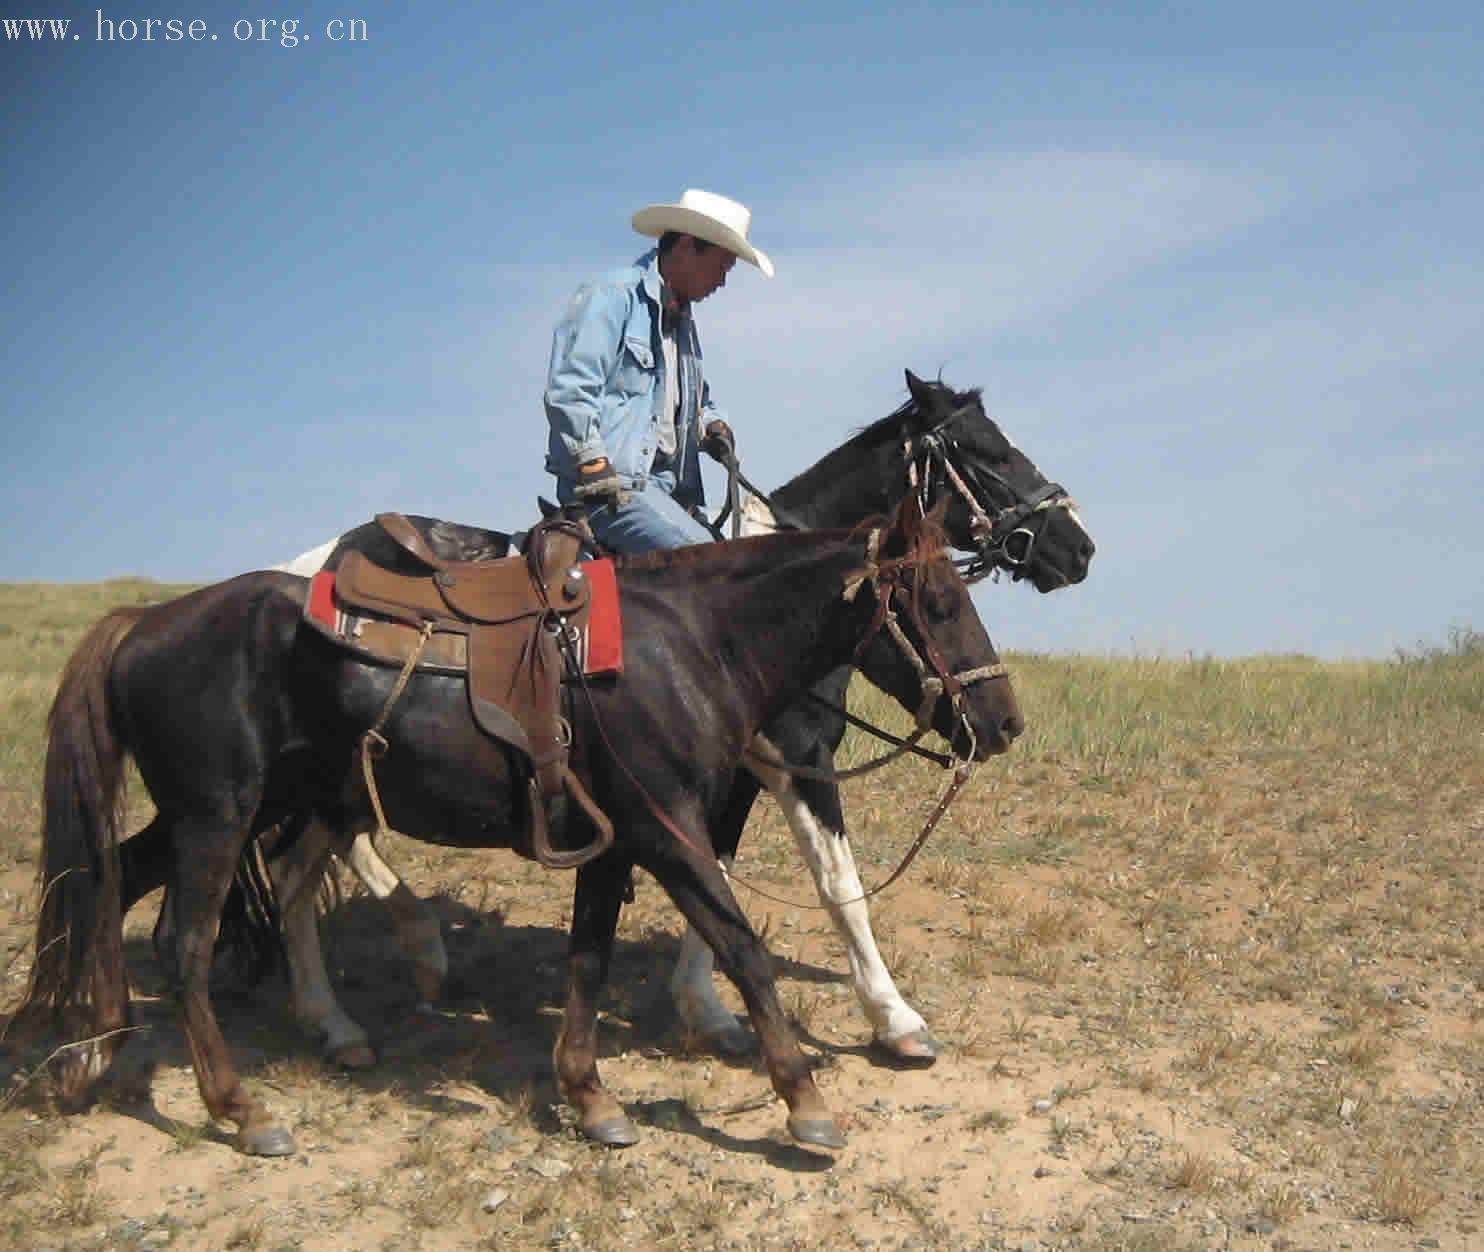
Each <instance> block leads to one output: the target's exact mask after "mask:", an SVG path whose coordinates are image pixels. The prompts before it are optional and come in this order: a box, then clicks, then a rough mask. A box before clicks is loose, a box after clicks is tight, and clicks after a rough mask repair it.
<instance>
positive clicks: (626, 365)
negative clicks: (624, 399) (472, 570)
mask: <svg viewBox="0 0 1484 1252" xmlns="http://www.w3.org/2000/svg"><path fill="white" fill-rule="evenodd" d="M656 372H657V371H656V367H655V361H654V351H653V350H652V349H651V348H650V346H649V345H648V344H647V343H645V342H644V341H643V340H642V339H630V338H627V337H626V338H625V339H624V341H623V348H622V350H621V351H620V352H619V354H618V365H617V366H616V367H615V369H614V372H613V381H614V383H615V385H616V386H617V387H618V389H619V390H620V391H621V392H623V393H624V395H626V396H647V395H650V394H651V393H652V392H653V391H654V384H655V374H656Z"/></svg>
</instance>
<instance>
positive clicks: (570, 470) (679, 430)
mask: <svg viewBox="0 0 1484 1252" xmlns="http://www.w3.org/2000/svg"><path fill="white" fill-rule="evenodd" d="M660 287H661V279H660V270H659V254H658V252H657V251H656V250H655V249H651V250H650V251H648V252H646V253H645V254H644V255H643V256H641V257H640V258H639V259H638V260H637V261H636V262H635V263H634V264H633V265H632V266H630V267H628V268H627V269H621V270H615V271H614V272H613V273H611V274H608V275H606V276H605V277H604V278H602V279H600V280H599V281H598V282H596V283H590V284H588V285H586V286H583V287H580V288H578V290H577V294H576V295H574V296H573V297H572V302H571V303H570V304H569V305H568V306H567V312H566V314H565V315H564V316H563V317H562V320H561V322H560V323H558V325H557V328H556V333H555V334H554V335H553V336H552V341H551V364H550V367H549V369H548V371H547V376H546V396H545V399H546V419H547V421H548V422H549V423H550V424H551V438H550V441H549V443H548V445H547V453H546V468H547V470H548V471H550V472H551V473H553V474H555V475H556V478H557V495H558V498H560V499H562V500H563V501H566V500H569V499H570V498H571V493H572V488H573V486H574V485H575V483H576V479H577V467H578V466H579V465H581V464H582V463H583V462H584V461H590V460H592V459H593V458H595V457H600V456H606V457H607V458H608V460H609V462H610V463H611V464H612V465H613V468H614V469H615V470H616V471H617V472H618V474H619V476H620V477H621V478H622V479H623V480H624V482H625V484H626V485H627V486H628V487H630V488H631V489H632V490H638V491H642V490H644V489H645V487H646V486H653V485H655V484H654V483H653V480H651V479H649V477H648V476H649V474H650V470H651V468H652V467H653V465H654V454H655V448H656V446H657V444H658V439H659V419H660V412H661V410H662V408H663V406H664V401H665V376H664V374H665V357H664V352H663V350H662V345H661V342H660ZM676 349H677V351H676V357H677V360H678V362H679V366H680V412H679V413H678V414H677V415H676V421H675V427H676V429H675V440H676V448H675V467H674V468H675V478H676V487H675V491H674V493H673V494H674V496H675V498H676V500H678V501H679V502H680V503H682V504H684V505H686V506H687V507H691V506H694V505H698V504H703V503H704V502H705V500H704V493H703V488H702V484H701V463H700V456H699V450H698V447H697V445H698V444H699V442H700V427H701V424H702V423H703V422H709V421H711V420H712V419H713V418H717V417H720V416H721V413H720V412H719V411H718V410H717V409H716V407H715V406H714V405H713V404H712V403H711V397H710V392H709V389H708V388H707V386H706V381H705V376H704V375H703V373H702V370H701V344H700V340H699V339H698V338H697V337H696V327H695V319H694V318H693V317H686V318H683V319H681V321H680V323H679V325H678V327H677V329H676ZM666 477H668V475H667V476H666Z"/></svg>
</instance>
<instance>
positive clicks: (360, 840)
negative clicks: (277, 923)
mask: <svg viewBox="0 0 1484 1252" xmlns="http://www.w3.org/2000/svg"><path fill="white" fill-rule="evenodd" d="M344 859H345V863H346V864H347V865H349V866H350V868H351V870H352V871H353V872H354V873H355V876H356V877H357V878H359V879H360V880H361V881H362V882H363V883H365V884H366V890H368V891H369V892H370V893H371V894H372V895H373V896H375V897H376V898H377V899H378V900H381V901H383V902H384V903H385V904H386V906H387V908H388V909H390V910H391V914H392V923H393V924H394V925H395V926H396V928H397V942H398V943H400V944H401V946H402V952H403V954H404V955H405V956H406V957H407V959H408V960H410V961H411V962H412V980H413V983H414V985H415V986H416V987H417V994H418V1006H417V1007H418V1009H419V1010H426V1009H430V1008H431V1007H432V1005H433V1001H435V1000H436V999H437V998H438V996H439V994H440V993H441V992H442V990H443V982H444V980H445V979H446V978H447V977H448V952H447V950H446V949H445V948H444V946H443V931H442V929H441V928H440V927H439V925H438V918H437V917H436V916H435V915H434V913H433V910H432V909H430V908H429V907H428V906H427V905H426V904H425V903H423V901H422V900H420V899H419V898H418V897H417V896H416V895H415V894H414V893H413V892H412V890H411V888H409V887H408V886H407V884H406V883H404V882H403V881H402V879H401V878H400V877H399V876H398V874H397V872H396V871H395V870H394V869H392V867H391V866H390V865H388V864H387V863H386V862H385V861H384V860H382V859H381V854H380V853H379V852H377V851H376V846H375V845H374V844H373V843H372V842H371V836H370V835H369V834H366V833H364V832H362V833H361V834H358V835H356V837H355V838H354V839H353V840H352V841H351V845H350V848H349V849H348V850H347V851H346V852H345V853H344Z"/></svg>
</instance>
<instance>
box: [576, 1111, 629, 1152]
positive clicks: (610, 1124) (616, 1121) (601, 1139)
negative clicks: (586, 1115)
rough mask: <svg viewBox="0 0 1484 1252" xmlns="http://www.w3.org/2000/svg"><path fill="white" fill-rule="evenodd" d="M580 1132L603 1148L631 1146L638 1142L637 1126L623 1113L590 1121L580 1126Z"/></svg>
mask: <svg viewBox="0 0 1484 1252" xmlns="http://www.w3.org/2000/svg"><path fill="white" fill-rule="evenodd" d="M582 1133H583V1134H584V1135H585V1136H586V1137H587V1138H589V1139H591V1140H592V1141H593V1142H594V1143H601V1144H602V1145H603V1146H604V1147H605V1148H631V1147H633V1146H634V1145H635V1144H636V1143H638V1142H639V1128H638V1127H637V1126H635V1125H634V1123H633V1122H631V1121H630V1120H629V1119H628V1118H627V1117H625V1116H623V1114H619V1116H617V1117H608V1118H604V1119H603V1120H602V1121H598V1122H590V1123H588V1124H587V1125H584V1126H583V1127H582Z"/></svg>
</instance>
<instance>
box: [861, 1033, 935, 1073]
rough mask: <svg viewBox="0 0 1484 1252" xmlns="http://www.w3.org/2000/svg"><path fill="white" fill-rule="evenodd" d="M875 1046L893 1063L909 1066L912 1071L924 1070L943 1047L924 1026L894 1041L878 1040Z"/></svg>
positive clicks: (932, 1062) (899, 1036)
mask: <svg viewBox="0 0 1484 1252" xmlns="http://www.w3.org/2000/svg"><path fill="white" fill-rule="evenodd" d="M876 1046H877V1047H878V1048H880V1049H881V1050H882V1051H884V1052H885V1053H886V1054H887V1055H888V1056H889V1057H890V1058H891V1059H892V1060H893V1061H896V1062H897V1063H899V1064H902V1065H910V1066H912V1067H913V1068H914V1069H926V1068H927V1067H928V1066H929V1065H932V1064H934V1063H935V1062H936V1061H937V1059H938V1057H939V1056H941V1055H942V1053H943V1045H942V1044H941V1043H939V1042H938V1040H937V1039H935V1038H934V1037H933V1032H932V1031H930V1030H929V1029H928V1028H927V1027H926V1026H924V1027H923V1028H922V1029H921V1030H914V1031H912V1032H911V1033H910V1034H906V1035H898V1036H897V1037H896V1038H895V1039H878V1040H876Z"/></svg>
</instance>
